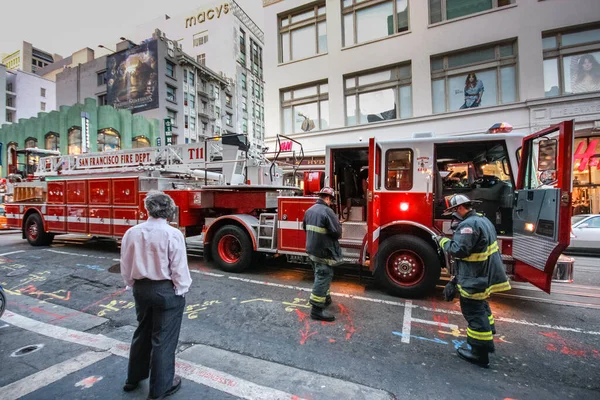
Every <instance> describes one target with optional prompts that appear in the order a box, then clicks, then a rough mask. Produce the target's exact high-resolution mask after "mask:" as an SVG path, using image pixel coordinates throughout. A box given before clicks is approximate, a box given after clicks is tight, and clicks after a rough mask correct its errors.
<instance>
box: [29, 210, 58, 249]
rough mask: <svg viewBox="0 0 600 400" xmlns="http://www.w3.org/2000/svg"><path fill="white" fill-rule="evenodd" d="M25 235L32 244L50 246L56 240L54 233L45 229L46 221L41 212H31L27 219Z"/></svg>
mask: <svg viewBox="0 0 600 400" xmlns="http://www.w3.org/2000/svg"><path fill="white" fill-rule="evenodd" d="M24 230H25V237H26V238H27V241H28V242H29V244H30V245H32V246H49V245H50V244H51V243H52V240H54V234H52V233H47V232H46V231H45V230H44V222H43V221H42V217H40V215H39V214H36V213H34V214H31V215H30V216H29V217H27V219H26V220H25V228H24Z"/></svg>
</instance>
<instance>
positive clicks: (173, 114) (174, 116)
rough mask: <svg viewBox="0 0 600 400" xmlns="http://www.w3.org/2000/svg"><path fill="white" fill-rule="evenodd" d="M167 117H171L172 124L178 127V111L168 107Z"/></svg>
mask: <svg viewBox="0 0 600 400" xmlns="http://www.w3.org/2000/svg"><path fill="white" fill-rule="evenodd" d="M167 117H168V118H171V126H172V127H173V128H177V111H173V110H169V109H167Z"/></svg>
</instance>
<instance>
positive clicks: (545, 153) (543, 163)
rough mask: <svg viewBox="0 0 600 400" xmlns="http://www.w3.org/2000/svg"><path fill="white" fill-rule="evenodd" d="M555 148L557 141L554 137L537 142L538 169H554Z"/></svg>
mask: <svg viewBox="0 0 600 400" xmlns="http://www.w3.org/2000/svg"><path fill="white" fill-rule="evenodd" d="M557 148H558V141H557V140H556V139H546V140H542V141H540V142H539V151H538V171H554V170H556V155H557V154H556V151H557Z"/></svg>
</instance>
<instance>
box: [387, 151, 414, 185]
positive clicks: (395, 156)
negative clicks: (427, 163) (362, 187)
mask: <svg viewBox="0 0 600 400" xmlns="http://www.w3.org/2000/svg"><path fill="white" fill-rule="evenodd" d="M412 186H413V153H412V150H406V149H401V150H388V151H387V152H386V153H385V188H386V189H387V190H410V189H412Z"/></svg>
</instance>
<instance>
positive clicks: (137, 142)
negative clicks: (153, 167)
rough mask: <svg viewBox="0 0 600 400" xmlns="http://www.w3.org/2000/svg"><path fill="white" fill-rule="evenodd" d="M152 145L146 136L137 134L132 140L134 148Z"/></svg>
mask: <svg viewBox="0 0 600 400" xmlns="http://www.w3.org/2000/svg"><path fill="white" fill-rule="evenodd" d="M144 147H150V140H149V139H148V138H147V137H146V136H136V137H134V138H133V139H132V141H131V148H132V149H140V148H144Z"/></svg>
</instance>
